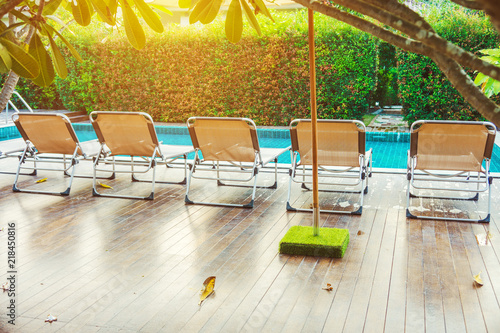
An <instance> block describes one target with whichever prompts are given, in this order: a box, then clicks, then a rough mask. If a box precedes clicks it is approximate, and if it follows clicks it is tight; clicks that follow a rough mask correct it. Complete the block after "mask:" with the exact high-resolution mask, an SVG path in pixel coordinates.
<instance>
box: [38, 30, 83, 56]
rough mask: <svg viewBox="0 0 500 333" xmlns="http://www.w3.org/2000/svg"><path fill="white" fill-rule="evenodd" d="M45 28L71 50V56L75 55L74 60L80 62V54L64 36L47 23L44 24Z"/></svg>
mask: <svg viewBox="0 0 500 333" xmlns="http://www.w3.org/2000/svg"><path fill="white" fill-rule="evenodd" d="M44 27H45V29H47V30H48V31H49V32H51V33H55V34H56V35H57V36H58V37H59V38H60V39H61V41H62V42H63V43H64V44H66V46H67V47H68V49H69V51H70V52H71V54H72V55H73V57H75V59H76V60H78V61H79V62H82V61H83V59H82V57H80V54H78V51H77V50H76V49H75V48H74V47H73V45H71V44H70V43H69V42H68V40H67V39H66V38H64V37H63V35H61V34H60V33H59V32H58V31H57V30H56V29H54V28H53V27H51V26H50V25H48V24H45V25H44Z"/></svg>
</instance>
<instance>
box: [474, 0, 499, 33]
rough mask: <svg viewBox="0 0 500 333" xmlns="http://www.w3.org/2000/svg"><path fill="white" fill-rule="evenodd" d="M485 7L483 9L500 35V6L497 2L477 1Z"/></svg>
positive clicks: (490, 0) (488, 0)
mask: <svg viewBox="0 0 500 333" xmlns="http://www.w3.org/2000/svg"><path fill="white" fill-rule="evenodd" d="M476 2H478V3H480V4H481V6H482V7H483V8H482V9H483V10H484V12H485V13H486V14H488V15H489V16H490V18H491V22H492V23H493V25H494V26H495V28H496V29H497V31H498V32H499V33H500V4H499V3H498V1H497V0H476Z"/></svg>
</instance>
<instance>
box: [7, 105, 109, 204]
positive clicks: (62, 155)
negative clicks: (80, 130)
mask: <svg viewBox="0 0 500 333" xmlns="http://www.w3.org/2000/svg"><path fill="white" fill-rule="evenodd" d="M12 119H13V121H14V124H15V125H16V127H17V129H18V130H19V132H20V133H21V136H22V137H23V139H24V141H25V148H24V150H23V152H22V154H21V155H20V156H19V165H18V168H17V172H16V178H15V181H14V185H13V188H12V189H13V191H14V192H29V193H43V194H55V195H69V192H70V190H71V185H72V183H73V178H74V177H75V166H76V164H78V162H79V160H81V159H87V158H91V157H92V156H93V155H97V153H98V152H99V144H98V143H97V142H96V141H95V142H92V141H88V142H80V141H79V140H78V138H77V136H76V133H75V131H74V129H73V126H72V125H71V122H70V120H69V118H68V117H66V116H65V115H63V114H58V113H15V114H14V115H13V116H12ZM67 156H70V157H69V159H68V158H67ZM27 163H32V166H29V167H28V166H27ZM53 164H62V168H53V167H52V165H53ZM38 165H45V166H47V167H42V168H41V167H39V166H38ZM26 169H28V170H33V173H32V175H36V174H37V171H38V170H44V171H63V172H64V174H66V175H68V176H70V177H71V178H70V181H69V185H68V187H67V188H66V190H64V191H62V192H55V191H44V190H32V189H21V188H19V185H18V180H19V176H20V175H21V170H26ZM70 170H71V174H68V172H69V171H70Z"/></svg>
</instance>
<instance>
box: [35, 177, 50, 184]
mask: <svg viewBox="0 0 500 333" xmlns="http://www.w3.org/2000/svg"><path fill="white" fill-rule="evenodd" d="M45 181H47V178H42V179H38V180H37V181H36V182H35V183H43V182H45Z"/></svg>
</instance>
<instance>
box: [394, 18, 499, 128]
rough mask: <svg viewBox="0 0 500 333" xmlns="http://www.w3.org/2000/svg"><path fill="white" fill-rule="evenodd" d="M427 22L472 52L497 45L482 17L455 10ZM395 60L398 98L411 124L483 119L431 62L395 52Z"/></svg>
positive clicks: (406, 53) (401, 52)
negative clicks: (424, 121)
mask: <svg viewBox="0 0 500 333" xmlns="http://www.w3.org/2000/svg"><path fill="white" fill-rule="evenodd" d="M428 21H429V22H430V23H431V24H432V25H433V27H434V29H435V30H436V32H437V33H438V34H439V35H440V36H442V37H444V38H446V39H447V40H449V41H450V42H453V43H455V44H457V45H459V46H461V47H462V48H463V49H465V50H468V51H470V52H473V53H475V52H477V51H478V50H480V49H484V48H491V47H494V46H496V45H497V43H498V33H497V32H496V31H495V30H494V29H493V27H492V26H491V24H490V23H489V22H488V19H487V18H485V17H484V16H483V15H478V14H472V13H470V12H467V13H466V12H464V11H455V12H454V13H453V14H451V13H450V14H449V15H446V16H445V15H443V13H442V12H441V13H439V14H435V15H431V16H430V17H429V19H428ZM397 59H398V71H399V73H398V75H399V81H398V82H399V98H400V101H401V103H402V105H403V108H404V112H405V119H406V120H408V121H409V122H410V123H412V122H414V121H415V120H417V119H457V120H476V119H482V117H481V115H480V114H479V113H478V112H477V111H476V110H475V109H474V108H473V107H472V106H471V105H470V104H469V103H467V102H466V101H465V100H464V98H463V97H462V96H461V95H460V94H459V93H458V92H457V91H456V90H455V88H453V86H452V85H451V83H450V82H449V81H448V79H447V78H446V77H445V75H444V74H443V73H442V72H441V71H440V70H439V68H438V67H437V66H436V64H435V63H434V62H433V61H432V60H431V59H429V58H427V57H424V56H421V55H417V54H414V53H409V52H403V51H398V52H397ZM467 72H468V73H469V75H471V74H472V73H473V71H471V70H467Z"/></svg>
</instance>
